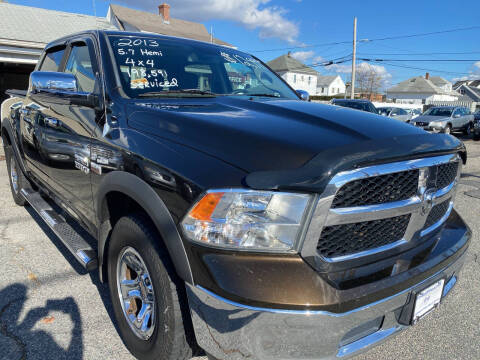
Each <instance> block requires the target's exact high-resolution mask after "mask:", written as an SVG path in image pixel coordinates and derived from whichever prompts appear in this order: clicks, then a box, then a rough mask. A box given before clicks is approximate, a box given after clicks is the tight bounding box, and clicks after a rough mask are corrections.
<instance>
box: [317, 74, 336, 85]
mask: <svg viewBox="0 0 480 360" xmlns="http://www.w3.org/2000/svg"><path fill="white" fill-rule="evenodd" d="M337 77H338V75H327V76H323V75H318V76H317V87H318V86H320V87H322V86H329V85H330V84H331V83H332V82H333V81H334V80H335V79H336V78H337Z"/></svg>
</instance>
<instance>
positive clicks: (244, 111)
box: [1, 31, 471, 360]
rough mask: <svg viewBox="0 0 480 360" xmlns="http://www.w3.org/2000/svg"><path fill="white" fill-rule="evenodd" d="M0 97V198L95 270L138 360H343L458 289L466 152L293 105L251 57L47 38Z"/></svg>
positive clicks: (133, 42)
mask: <svg viewBox="0 0 480 360" xmlns="http://www.w3.org/2000/svg"><path fill="white" fill-rule="evenodd" d="M9 94H10V96H11V97H10V98H9V99H7V100H5V102H4V103H3V104H2V112H1V117H2V139H3V145H4V148H5V155H6V160H7V161H6V163H7V167H8V174H9V178H10V184H11V191H12V195H13V199H14V200H15V202H16V203H17V204H18V205H21V206H22V205H26V204H27V203H28V204H29V205H30V206H31V207H32V208H33V209H34V210H35V211H37V212H38V214H39V215H40V216H41V217H42V218H43V219H44V220H45V223H46V224H47V225H48V226H49V227H51V229H52V230H53V231H54V232H55V234H57V235H58V237H59V238H60V239H61V240H62V241H63V243H64V244H65V246H66V247H67V248H68V249H69V250H70V251H71V252H72V253H73V255H74V256H75V258H76V259H77V260H78V261H79V262H80V263H81V264H82V265H83V266H84V267H85V268H86V269H87V270H94V269H98V271H99V276H100V279H101V280H102V281H106V282H108V284H109V288H110V295H111V299H112V302H113V309H114V314H115V317H116V322H117V325H118V326H117V328H118V331H119V333H120V336H121V338H122V339H123V341H124V343H125V344H126V346H127V348H128V349H129V350H130V351H131V353H132V354H133V355H134V356H136V357H137V358H139V359H170V360H178V359H188V358H190V356H191V355H192V351H193V350H192V349H198V348H199V347H200V348H202V349H204V351H205V352H206V353H207V355H208V356H209V357H210V358H212V359H215V358H216V359H247V358H248V359H325V358H334V357H346V356H350V355H354V354H357V353H359V352H361V351H363V350H365V349H368V348H369V347H370V346H373V345H375V344H377V343H380V342H381V341H383V340H385V339H386V338H388V337H389V336H391V335H393V334H395V333H397V332H398V331H400V330H402V329H405V328H407V327H409V326H410V325H412V324H415V323H416V322H417V321H421V319H422V317H423V316H425V315H426V314H427V313H428V312H430V311H431V310H433V309H435V308H436V307H437V306H438V305H439V304H440V303H441V301H442V299H443V298H444V297H445V296H446V295H447V294H448V293H449V292H450V291H451V289H452V287H453V286H454V284H455V282H456V281H457V279H458V277H459V271H460V268H461V266H462V263H463V261H464V258H465V252H466V250H467V247H468V245H469V241H470V237H471V232H470V230H469V228H468V227H467V225H466V224H465V223H464V222H463V220H462V219H461V218H460V216H459V215H458V214H457V212H456V211H455V209H454V208H453V202H454V198H455V191H456V187H457V182H458V179H459V177H460V171H461V167H462V164H463V163H465V161H466V151H465V147H464V145H463V144H462V143H461V142H460V141H459V140H457V139H456V138H454V137H452V136H450V135H446V134H429V133H427V132H425V131H424V130H422V129H418V128H415V127H413V126H410V125H406V124H404V123H401V122H399V121H396V120H391V119H386V118H384V117H382V116H379V115H376V114H370V113H366V112H360V111H356V110H351V109H346V108H341V107H336V106H330V105H320V104H315V103H310V102H306V101H302V97H304V96H300V95H299V94H300V93H299V92H295V91H294V90H293V89H292V88H291V87H290V86H289V85H287V84H286V83H285V82H284V81H283V80H282V79H281V78H280V77H279V76H278V75H276V74H275V73H274V72H272V71H271V70H270V69H269V68H268V67H267V66H266V65H265V64H264V63H262V62H261V61H260V60H259V59H257V58H255V57H253V56H251V55H249V54H246V53H244V52H241V51H237V50H235V49H232V48H228V47H223V46H217V45H214V44H208V43H202V42H197V41H192V40H187V39H179V38H172V37H165V36H159V35H153V34H144V33H127V32H110V31H90V32H84V33H80V34H76V35H71V36H68V37H65V38H62V39H59V40H57V41H54V42H52V43H50V44H49V45H48V46H47V47H46V48H45V50H44V52H43V54H42V55H41V58H40V60H39V62H38V65H37V67H36V69H35V71H34V72H33V73H32V74H31V77H30V85H29V88H28V91H20V90H11V91H9ZM302 95H304V94H302ZM91 331H95V329H91ZM411 331H415V330H411Z"/></svg>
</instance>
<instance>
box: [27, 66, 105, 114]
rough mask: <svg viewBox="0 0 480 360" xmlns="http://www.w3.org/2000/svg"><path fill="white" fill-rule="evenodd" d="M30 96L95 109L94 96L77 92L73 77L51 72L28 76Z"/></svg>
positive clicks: (35, 72)
mask: <svg viewBox="0 0 480 360" xmlns="http://www.w3.org/2000/svg"><path fill="white" fill-rule="evenodd" d="M30 94H31V95H32V96H35V97H37V98H44V99H46V100H49V101H54V102H62V103H65V102H66V103H69V104H71V105H80V106H88V107H96V106H97V105H98V98H97V96H96V95H94V94H91V93H87V92H83V91H78V88H77V79H76V78H75V75H73V74H69V73H62V72H53V71H34V72H32V73H31V74H30Z"/></svg>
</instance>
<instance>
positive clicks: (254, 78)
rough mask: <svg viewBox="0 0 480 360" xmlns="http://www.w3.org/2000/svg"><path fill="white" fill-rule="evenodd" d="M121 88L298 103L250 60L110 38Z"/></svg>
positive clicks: (185, 45) (172, 42) (175, 44)
mask: <svg viewBox="0 0 480 360" xmlns="http://www.w3.org/2000/svg"><path fill="white" fill-rule="evenodd" d="M109 40H110V44H111V46H112V51H113V53H114V56H115V60H116V66H117V68H118V71H119V74H120V78H121V82H122V87H123V89H124V91H125V93H126V94H127V95H128V96H130V97H132V98H136V97H145V96H152V97H157V96H164V97H192V96H194V97H197V96H198V97H201V96H210V97H211V96H220V95H223V96H227V95H229V96H265V97H274V98H287V99H295V100H298V96H297V95H296V93H295V92H294V91H292V89H291V88H290V87H288V85H286V84H285V83H284V82H283V81H282V80H281V79H279V78H278V77H277V76H276V75H275V74H274V73H272V71H270V70H269V69H268V68H267V67H265V66H264V65H263V64H262V63H261V62H260V61H258V60H257V59H255V58H254V57H252V56H251V55H248V54H245V53H243V52H240V51H237V50H234V49H231V48H228V47H221V46H212V45H210V44H203V43H200V42H199V43H195V42H190V41H184V40H179V39H168V38H163V37H156V36H121V35H110V36H109Z"/></svg>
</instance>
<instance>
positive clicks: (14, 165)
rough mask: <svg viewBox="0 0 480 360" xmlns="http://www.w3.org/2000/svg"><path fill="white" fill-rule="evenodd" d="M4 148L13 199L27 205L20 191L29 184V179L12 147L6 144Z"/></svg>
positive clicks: (20, 204)
mask: <svg viewBox="0 0 480 360" xmlns="http://www.w3.org/2000/svg"><path fill="white" fill-rule="evenodd" d="M4 150H5V161H6V162H7V171H8V181H9V182H10V190H11V191H12V197H13V201H15V204H17V205H18V206H25V203H26V200H25V198H24V197H23V196H22V194H20V191H21V190H22V189H23V188H25V187H26V186H27V184H28V181H27V179H26V178H25V175H24V174H23V172H22V169H20V166H19V165H18V162H17V159H16V158H15V155H14V154H13V150H12V147H11V146H5V147H4ZM14 174H15V175H14ZM14 179H15V180H14ZM14 181H15V182H16V186H15V185H14Z"/></svg>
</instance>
